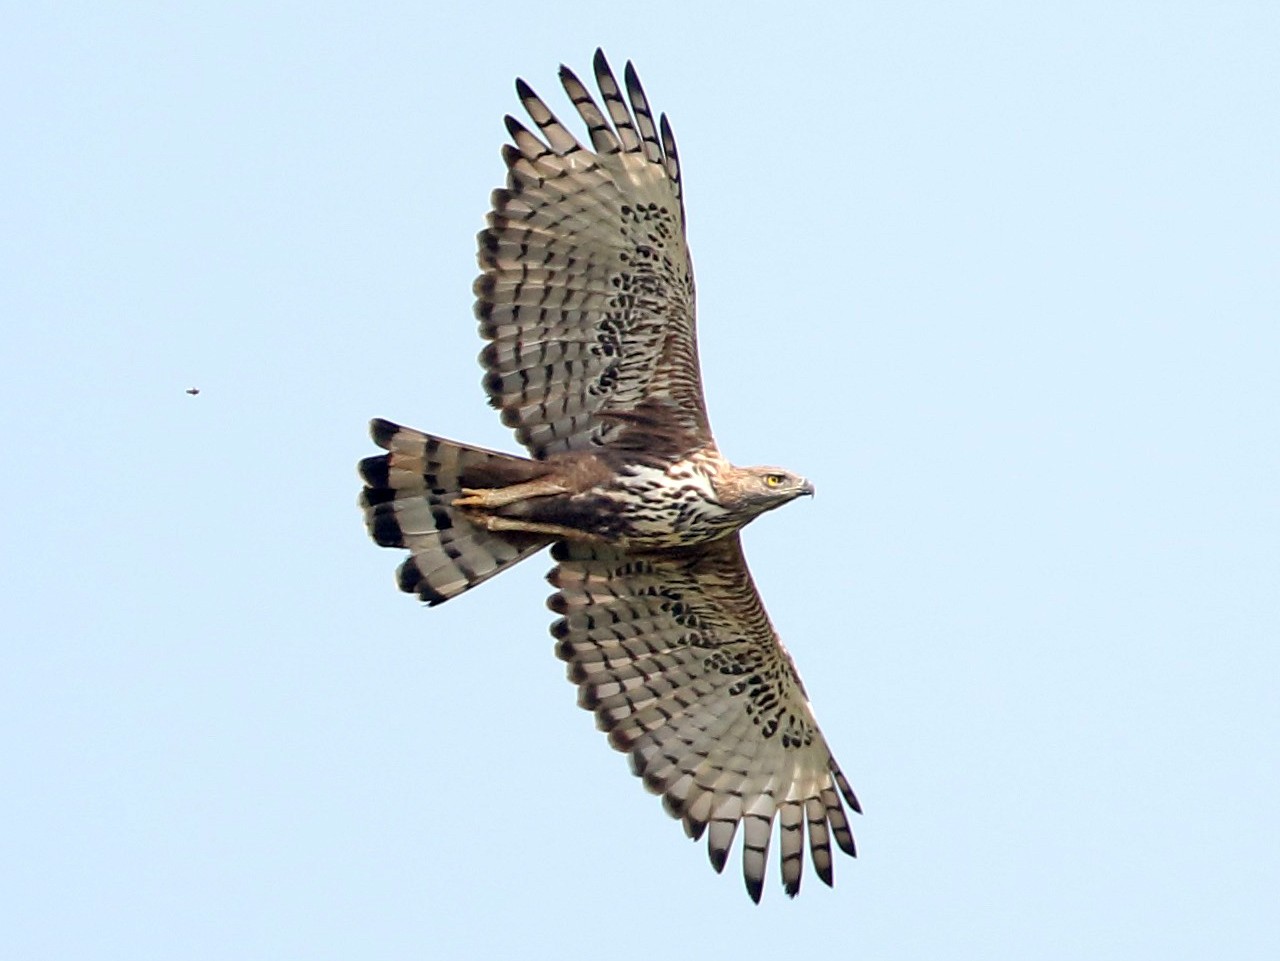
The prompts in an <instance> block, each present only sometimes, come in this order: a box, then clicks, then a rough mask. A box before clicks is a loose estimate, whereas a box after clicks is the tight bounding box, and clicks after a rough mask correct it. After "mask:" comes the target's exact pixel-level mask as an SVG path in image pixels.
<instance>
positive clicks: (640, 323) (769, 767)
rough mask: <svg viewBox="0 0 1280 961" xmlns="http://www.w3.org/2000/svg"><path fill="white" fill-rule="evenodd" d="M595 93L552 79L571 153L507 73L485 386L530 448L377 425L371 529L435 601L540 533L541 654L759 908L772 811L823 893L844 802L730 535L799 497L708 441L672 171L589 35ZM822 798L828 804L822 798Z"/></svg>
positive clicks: (479, 302) (846, 791)
mask: <svg viewBox="0 0 1280 961" xmlns="http://www.w3.org/2000/svg"><path fill="white" fill-rule="evenodd" d="M594 68H595V79H596V82H597V85H598V86H599V90H600V99H599V100H597V99H596V98H595V97H594V96H593V95H592V94H591V93H590V92H588V90H587V87H586V86H585V85H584V84H583V83H582V82H581V81H580V80H579V79H578V78H577V77H576V76H575V75H574V74H573V72H572V71H570V70H569V69H568V68H566V67H561V68H560V82H561V84H562V85H563V87H564V90H565V92H566V93H567V94H568V95H569V99H570V100H571V101H572V103H573V106H574V108H575V109H576V111H577V113H578V115H579V116H580V117H581V118H582V120H583V122H584V123H585V124H586V127H587V134H588V139H589V141H590V146H589V147H588V146H586V145H584V144H583V143H580V142H579V141H578V140H577V139H576V138H575V137H574V135H573V134H571V133H570V132H569V130H568V129H566V128H565V127H564V126H563V125H562V124H561V123H560V121H559V120H558V119H556V117H555V115H554V114H553V113H552V112H551V110H550V109H549V108H548V107H547V105H546V104H545V103H544V102H543V101H542V99H541V98H539V97H538V95H537V94H535V93H534V92H533V90H532V89H531V88H530V87H529V85H528V84H526V83H525V82H524V81H523V80H517V81H516V90H517V93H518V95H519V97H520V101H521V103H522V104H523V105H524V109H525V110H526V111H527V112H528V114H529V116H530V118H532V121H533V128H534V129H531V128H530V127H528V126H526V125H525V124H524V123H521V122H520V121H519V120H517V119H515V118H514V117H510V116H508V117H507V118H506V126H507V131H508V132H509V134H510V137H511V143H509V144H507V145H505V146H504V147H503V159H504V161H505V163H506V167H507V182H506V186H505V187H504V188H500V189H498V190H495V191H494V192H493V196H492V210H491V211H490V212H489V215H488V219H487V223H488V226H487V227H486V228H485V229H484V230H483V231H481V232H480V234H479V238H478V239H479V253H478V259H479V262H480V268H481V273H480V276H479V278H478V279H477V280H476V282H475V285H474V290H475V294H476V298H477V299H476V307H475V311H476V316H477V318H478V319H479V322H480V334H481V336H482V337H483V338H484V339H485V340H486V341H488V344H487V346H486V347H485V348H484V350H483V352H482V353H481V355H480V362H481V365H482V366H483V367H484V371H485V373H484V379H483V383H484V388H485V390H486V391H487V393H488V395H489V400H490V403H491V404H492V405H493V406H494V407H496V408H497V409H498V410H499V411H501V415H502V422H503V423H504V424H506V425H507V426H508V427H512V428H514V429H515V433H516V437H517V438H518V440H519V441H520V443H522V444H523V445H524V446H525V447H526V448H527V449H528V452H529V455H530V456H529V457H518V456H514V455H512V454H504V453H499V452H497V451H492V450H485V449H482V448H479V447H475V446H472V445H470V444H464V443H459V442H457V441H452V440H446V439H445V438H443V437H438V436H436V435H434V434H426V433H422V432H421V431H417V430H412V429H410V428H408V427H401V426H399V425H397V424H393V423H391V422H389V421H386V420H374V421H373V422H372V424H371V433H372V435H373V440H374V443H376V444H377V445H378V447H380V448H382V449H383V450H384V451H385V452H386V453H384V454H381V455H378V456H375V457H368V458H366V459H364V460H363V461H361V462H360V473H361V476H362V477H363V480H364V483H365V488H364V491H363V493H362V494H361V497H360V503H361V506H362V507H363V509H364V514H365V520H366V522H367V525H368V528H369V533H370V534H371V535H372V537H373V539H374V540H375V541H376V542H377V543H378V544H380V545H382V546H384V547H396V548H405V549H407V550H408V551H409V556H408V558H407V559H406V560H405V561H404V563H403V564H401V566H400V568H399V570H398V581H399V586H400V588H401V589H402V590H404V591H407V592H409V593H412V594H417V595H418V596H419V597H420V598H421V599H422V600H424V601H426V602H427V603H428V604H432V605H434V604H440V603H443V602H444V601H447V600H449V599H450V598H452V597H456V596H457V595H459V594H461V593H462V592H463V591H466V590H469V589H470V588H472V587H475V586H476V585H477V584H479V583H481V582H482V581H486V580H488V579H489V578H490V577H492V576H494V575H495V574H497V573H499V572H500V571H503V570H506V569H507V568H508V567H511V566H512V565H513V564H515V563H517V562H518V561H521V560H523V559H524V558H527V557H529V556H531V555H533V554H535V553H537V552H538V551H541V550H542V549H543V548H545V547H548V546H549V547H550V548H551V556H552V558H553V559H554V560H555V562H556V567H555V568H554V569H553V570H552V572H551V573H550V574H549V575H548V580H549V581H550V582H551V584H552V585H553V586H554V587H555V593H554V594H552V595H551V597H550V599H549V600H548V606H549V607H550V608H551V609H552V610H553V611H554V612H555V613H557V614H559V615H560V617H559V619H558V620H556V621H555V623H554V624H553V625H552V627H551V633H552V635H553V636H554V637H555V639H556V648H555V650H556V654H557V655H558V656H559V657H560V658H561V659H563V660H564V661H565V662H567V664H568V675H569V678H570V680H571V681H573V682H574V683H575V684H577V685H578V693H579V697H578V700H579V703H580V704H581V705H582V707H584V708H587V709H588V710H590V711H592V712H594V713H595V717H596V721H597V725H598V726H599V727H600V728H601V730H603V731H605V732H606V733H607V734H608V738H609V743H610V744H611V745H613V747H615V748H616V749H618V750H619V751H623V752H625V753H626V754H627V755H628V756H629V757H630V761H631V768H632V770H633V772H634V773H635V774H636V775H638V776H639V777H641V778H642V779H643V781H644V784H645V786H646V787H647V788H648V789H649V790H651V791H653V792H654V793H656V794H659V795H661V796H662V799H663V802H664V806H665V807H666V809H667V811H668V812H669V813H670V814H671V815H672V816H674V817H676V818H678V819H680V821H681V822H682V824H683V825H684V829H685V831H686V833H687V834H688V835H689V836H690V837H692V838H695V839H697V838H700V837H702V835H703V834H704V833H705V834H706V835H707V839H708V851H709V854H710V857H711V863H712V865H713V866H714V867H715V869H716V870H717V871H721V870H722V869H723V868H724V864H725V859H726V858H727V856H728V853H729V849H730V846H731V845H732V842H733V839H734V836H735V835H736V833H737V832H738V830H739V827H740V826H741V830H742V835H743V847H742V867H743V874H744V877H745V881H746V886H747V891H748V893H749V894H750V896H751V898H752V899H753V900H755V901H757V902H758V901H759V900H760V895H761V890H762V887H763V883H764V872H765V867H766V861H767V857H768V850H769V844H770V839H771V836H772V834H773V824H774V821H775V820H776V821H777V822H778V824H779V830H778V847H779V848H780V850H781V870H782V881H783V886H784V888H785V890H786V892H787V893H788V894H789V895H792V896H794V895H795V894H796V893H797V892H798V891H799V889H800V877H801V869H802V866H803V861H804V849H805V846H806V845H805V838H806V835H807V838H808V845H807V846H808V849H809V853H810V856H811V858H812V861H813V866H814V870H815V871H816V872H817V875H818V877H820V878H821V879H822V880H823V881H825V882H826V883H827V884H828V885H830V884H831V883H832V857H831V854H832V852H831V839H832V838H834V839H835V843H836V844H837V845H838V846H839V847H840V848H841V849H842V850H843V851H845V852H847V853H848V854H850V855H853V854H854V853H855V849H854V842H853V835H852V833H851V831H850V829H849V820H848V817H847V816H846V813H845V808H844V804H848V806H849V807H850V808H852V809H853V810H855V811H860V810H861V809H860V808H859V806H858V801H857V799H856V797H855V796H854V793H853V790H852V789H851V788H850V786H849V783H848V781H847V780H846V779H845V777H844V775H843V774H842V773H841V771H840V768H839V766H838V765H837V764H836V762H835V759H834V758H833V757H832V756H831V751H830V749H829V748H828V747H827V742H826V740H825V738H824V737H823V736H822V733H821V732H820V731H819V730H818V726H817V723H816V722H815V720H814V716H813V711H812V710H811V708H810V706H809V701H808V698H807V696H806V694H805V690H804V686H803V685H802V684H801V682H800V677H799V675H798V674H797V673H796V668H795V665H794V663H793V662H792V660H791V657H790V655H789V654H788V653H787V651H786V649H785V648H784V647H783V646H782V642H781V641H780V640H779V638H778V635H777V633H776V632H775V631H774V629H773V626H772V625H771V623H770V622H769V618H768V616H767V615H766V614H765V609H764V605H763V604H762V603H761V600H760V596H759V594H758V593H757V592H756V587H755V584H754V583H753V582H752V579H751V574H750V572H749V571H748V570H747V562H746V558H745V557H744V556H743V551H742V544H741V541H740V540H739V531H740V530H741V528H742V527H743V526H745V525H746V524H747V523H749V522H750V521H751V520H753V519H754V518H756V517H758V516H759V515H760V514H763V513H764V512H765V511H769V510H772V509H774V508H775V507H781V506H782V505H783V504H786V503H788V502H789V501H792V500H795V499H796V498H797V497H801V496H803V495H806V494H812V493H813V487H812V486H811V485H810V483H809V482H808V481H807V480H805V479H804V478H802V477H799V476H797V475H796V474H793V473H791V472H790V471H787V470H783V469H782V468H779V467H735V466H734V465H733V464H731V463H730V462H729V461H728V460H726V459H725V457H724V456H723V455H722V454H721V453H720V451H719V449H718V448H717V446H716V443H715V440H714V439H713V438H712V435H711V427H710V425H709V423H708V419H707V410H706V406H705V404H704V401H703V393H702V380H701V375H700V373H699V368H698V352H697V343H696V339H695V334H694V286H693V270H692V266H691V263H690V259H689V251H688V249H687V247H686V245H685V212H684V199H683V193H682V186H681V179H680V161H679V157H678V155H677V153H676V142H675V138H674V137H673V136H672V134H671V127H670V126H669V125H668V123H667V118H666V116H665V115H664V116H662V117H661V118H660V119H658V120H657V121H656V122H655V120H654V114H653V111H652V110H651V109H650V107H649V102H648V100H647V99H646V97H645V94H644V90H643V89H642V88H641V86H640V81H639V79H638V77H637V76H636V72H635V69H634V68H633V67H632V65H631V64H630V63H628V64H627V66H626V70H625V72H624V74H623V81H624V82H623V84H619V83H618V81H617V79H616V78H615V76H614V73H613V71H612V70H611V69H610V67H609V64H608V62H607V61H606V59H605V57H604V54H603V52H601V51H599V50H597V51H596V55H595V61H594ZM842 799H843V802H844V804H842Z"/></svg>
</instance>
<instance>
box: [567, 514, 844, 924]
mask: <svg viewBox="0 0 1280 961" xmlns="http://www.w3.org/2000/svg"><path fill="white" fill-rule="evenodd" d="M553 556H554V557H555V558H556V560H557V561H558V562H559V566H558V567H557V568H556V569H555V570H554V571H552V573H551V575H550V580H551V582H552V584H553V585H555V587H556V588H557V593H555V594H553V595H552V597H551V599H550V601H549V602H548V603H549V606H550V607H551V608H552V610H554V611H556V612H558V613H559V614H560V615H561V617H560V619H559V620H558V621H557V622H556V623H555V625H553V627H552V634H553V635H555V637H556V638H557V640H558V643H557V645H556V653H557V654H558V655H559V657H560V658H561V659H562V660H564V661H565V662H567V664H568V675H569V678H570V680H572V681H573V682H574V683H576V684H577V685H578V700H579V703H580V704H581V705H582V706H583V707H585V708H587V709H589V710H591V711H593V712H594V713H595V716H596V722H597V724H598V726H599V727H600V728H601V729H602V730H603V731H605V732H607V733H608V735H609V742H610V743H611V744H612V745H613V746H614V747H615V748H617V749H618V750H621V751H625V752H627V753H628V754H629V756H630V761H631V768H632V771H633V772H634V773H635V774H637V775H638V776H640V777H641V778H642V779H643V781H644V784H645V786H646V787H647V788H648V789H649V790H651V791H653V792H655V793H657V794H660V795H661V796H662V799H663V805H664V807H665V808H666V809H667V811H668V813H670V814H671V815H672V816H674V817H676V818H679V819H680V820H681V822H682V824H683V826H684V829H685V832H686V833H687V834H688V835H689V836H690V837H692V838H701V837H702V836H703V835H704V834H706V836H707V852H708V856H709V857H710V859H711V863H712V866H713V867H715V869H716V870H717V871H720V870H722V869H723V868H724V864H725V859H726V857H727V856H728V851H729V847H730V845H731V844H732V842H733V839H734V837H735V835H736V834H737V832H738V830H739V825H741V827H742V838H743V859H742V866H743V876H744V879H745V881H746V885H747V891H748V892H749V893H750V895H751V897H752V898H754V899H755V900H759V899H760V895H761V891H762V886H763V883H764V874H765V868H766V862H767V860H768V852H769V845H770V838H771V836H772V833H773V825H774V822H775V820H776V821H777V823H778V825H779V827H778V835H779V840H778V848H779V852H780V864H781V871H782V880H783V886H784V888H785V890H786V891H787V893H788V894H790V895H795V894H796V893H797V892H798V891H799V889H800V878H801V870H802V861H803V852H804V849H805V847H806V844H805V839H806V832H807V837H808V844H807V847H808V850H809V856H810V858H811V860H812V861H813V865H814V870H815V873H816V874H817V876H818V877H819V878H820V879H821V880H822V881H824V882H825V883H826V884H831V883H832V865H831V844H830V838H831V837H832V836H834V837H835V839H836V843H837V844H838V845H839V846H840V848H841V849H842V850H844V851H846V852H847V853H849V854H851V855H852V854H854V853H855V850H854V847H853V835H852V833H851V832H850V830H849V820H848V816H847V814H846V812H845V805H846V804H847V805H848V806H849V807H850V808H852V809H853V810H855V811H858V810H860V808H859V806H858V801H857V798H856V797H855V796H854V793H853V791H852V790H851V789H850V787H849V784H848V782H847V781H846V780H845V778H844V775H843V774H841V773H840V769H839V767H838V766H837V765H836V763H835V761H834V759H833V758H832V757H831V752H830V749H829V748H828V747H827V743H826V740H825V739H824V738H823V736H822V733H821V731H819V729H818V726H817V722H816V721H815V720H814V716H813V711H812V709H811V708H810V706H809V702H808V699H807V697H806V695H805V692H804V687H803V685H802V684H801V682H800V678H799V676H798V675H797V674H796V671H795V666H794V664H793V663H792V661H791V658H790V656H789V655H788V654H787V652H786V649H785V648H784V647H783V646H782V644H781V642H780V641H779V639H778V636H777V634H776V633H775V632H774V630H773V627H772V625H771V624H770V623H769V619H768V616H767V615H766V614H765V611H764V607H763V605H762V603H761V601H760V597H759V594H758V593H757V591H756V589H755V585H754V584H753V583H752V581H751V575H750V573H749V572H748V570H747V566H746V560H745V558H744V556H743V554H742V547H741V544H740V542H739V540H738V538H737V537H736V536H732V537H728V538H724V539H722V540H720V541H716V542H714V543H712V544H706V545H701V546H699V547H696V548H688V549H685V550H681V551H674V552H671V553H669V554H652V555H634V554H624V553H619V552H616V551H612V550H609V549H606V548H592V547H589V546H584V545H581V544H568V543H561V544H557V545H556V546H555V548H554V549H553Z"/></svg>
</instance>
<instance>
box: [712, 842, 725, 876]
mask: <svg viewBox="0 0 1280 961" xmlns="http://www.w3.org/2000/svg"><path fill="white" fill-rule="evenodd" d="M707 857H709V858H710V859H711V866H712V867H713V868H715V872H716V874H723V873H724V866H725V862H727V861H728V860H729V849H728V848H713V847H711V846H710V845H708V847H707Z"/></svg>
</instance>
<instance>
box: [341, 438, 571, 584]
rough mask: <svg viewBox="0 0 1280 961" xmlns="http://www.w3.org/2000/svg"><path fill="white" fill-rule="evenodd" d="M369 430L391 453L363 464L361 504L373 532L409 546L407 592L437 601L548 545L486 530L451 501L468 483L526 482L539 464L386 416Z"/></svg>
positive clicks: (404, 568) (384, 541) (541, 539)
mask: <svg viewBox="0 0 1280 961" xmlns="http://www.w3.org/2000/svg"><path fill="white" fill-rule="evenodd" d="M369 433H370V435H371V436H372V437H373V442H374V443H375V444H377V445H378V446H379V447H381V448H382V449H383V450H385V451H387V453H385V454H380V455H378V456H376V457H366V458H365V459H364V460H362V461H361V462H360V476H361V477H362V478H363V479H364V483H365V488H364V490H363V491H362V492H361V494H360V506H361V508H363V510H364V518H365V524H366V525H367V526H368V528H369V536H370V537H372V538H373V539H374V540H375V541H376V542H377V543H378V544H379V545H381V546H382V547H403V548H406V549H408V551H409V557H408V559H407V560H405V562H404V563H403V564H401V565H400V568H399V570H398V571H397V572H396V580H397V583H398V584H399V585H400V589H401V590H402V591H407V592H408V593H410V594H417V595H418V596H419V597H421V598H422V599H423V600H424V601H426V602H427V603H428V604H431V605H435V604H440V603H443V602H444V601H447V600H448V599H449V598H451V597H456V596H457V595H459V594H461V593H462V592H463V591H465V590H468V589H470V588H472V587H475V585H477V584H479V583H481V582H482V581H486V580H488V579H489V578H490V577H493V575H495V574H497V573H499V572H500V571H503V570H506V569H507V568H508V567H510V566H511V565H513V564H515V563H517V562H519V561H522V560H524V559H525V558H526V557H528V556H530V555H531V554H535V553H537V552H538V551H539V550H541V549H542V548H544V547H546V546H547V545H548V544H550V543H551V541H552V538H549V537H546V536H543V535H538V534H528V533H523V532H519V531H501V532H497V531H490V530H487V529H486V528H484V527H481V526H479V525H477V524H475V523H473V522H472V520H471V519H470V518H469V517H468V515H467V513H466V512H465V511H464V510H462V509H461V508H455V507H454V506H453V502H454V501H455V500H456V499H457V498H458V497H460V496H461V491H462V488H464V487H467V488H489V487H503V486H506V485H508V484H511V483H518V482H519V481H521V480H523V479H526V478H527V477H528V476H529V473H530V468H531V467H533V466H534V464H535V462H534V461H530V460H527V459H526V458H523V457H516V456H513V455H511V454H501V453H498V452H497V451H491V450H485V449H483V448H480V447H473V446H471V445H469V444H459V443H458V442H457V441H452V440H445V439H444V438H442V437H434V436H432V435H431V434H424V433H422V432H421V431H416V430H413V429H412V428H410V427H401V426H400V425H399V424H393V423H391V421H388V420H382V419H376V420H374V421H372V422H370V425H369Z"/></svg>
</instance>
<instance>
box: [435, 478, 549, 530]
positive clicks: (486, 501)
mask: <svg viewBox="0 0 1280 961" xmlns="http://www.w3.org/2000/svg"><path fill="white" fill-rule="evenodd" d="M567 493H569V488H567V487H565V486H564V485H563V484H558V483H556V482H555V481H554V480H552V479H551V478H549V477H539V478H536V479H534V480H531V481H525V482H523V483H521V484H512V485H511V486H510V487H482V488H472V487H464V488H462V496H461V497H458V498H455V499H454V501H453V506H454V507H484V508H489V509H492V508H495V507H506V506H507V505H508V504H514V503H515V502H516V501H522V500H526V499H528V498H530V497H550V496H552V495H553V494H567ZM492 529H493V528H490V530H492Z"/></svg>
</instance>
